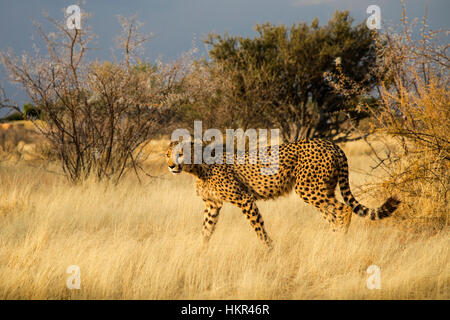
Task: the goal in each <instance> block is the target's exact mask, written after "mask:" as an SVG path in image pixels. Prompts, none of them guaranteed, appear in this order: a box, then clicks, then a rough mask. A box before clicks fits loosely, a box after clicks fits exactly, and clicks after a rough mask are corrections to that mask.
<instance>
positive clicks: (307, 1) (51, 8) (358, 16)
mask: <svg viewBox="0 0 450 320" xmlns="http://www.w3.org/2000/svg"><path fill="white" fill-rule="evenodd" d="M76 3H77V1H76V0H69V1H67V0H35V1H32V0H8V1H7V0H0V30H1V31H0V49H1V50H7V49H8V48H10V47H11V48H12V49H13V50H14V51H15V52H16V53H18V54H20V53H23V52H24V51H27V52H31V50H32V44H33V43H36V44H37V45H38V46H41V45H42V43H41V42H40V41H39V39H38V38H37V37H36V34H35V32H34V31H33V25H32V22H31V19H34V20H37V21H43V20H44V18H43V14H42V12H43V11H46V12H48V13H49V15H50V16H51V17H53V18H56V19H63V18H64V14H63V10H64V9H65V8H66V7H68V6H69V5H71V4H76ZM372 4H376V5H378V6H379V7H380V9H381V17H382V19H383V20H384V21H391V22H394V23H397V22H399V21H400V17H401V2H400V0H370V1H369V0H129V1H124V0H87V1H86V4H85V5H84V6H82V9H84V10H86V11H88V12H91V13H92V14H93V17H92V19H91V21H90V25H91V27H92V29H93V31H94V32H95V33H96V34H97V35H98V39H97V40H96V43H95V47H97V48H99V49H98V50H96V51H95V53H93V55H94V56H95V58H99V59H102V60H106V59H109V58H110V49H111V47H113V45H114V44H113V40H114V38H115V37H116V35H117V33H118V32H119V31H120V28H119V25H118V23H117V18H116V16H117V15H123V16H130V15H132V14H137V15H138V20H140V21H142V22H143V23H144V27H143V29H142V30H143V31H144V32H148V33H150V32H152V33H153V34H154V37H153V39H152V41H151V42H150V43H149V44H148V46H147V50H146V57H147V60H153V59H155V58H156V57H159V56H160V57H162V58H163V59H164V60H166V61H170V60H173V59H176V58H177V57H179V56H180V55H181V54H182V53H183V52H186V51H188V50H189V49H190V48H191V47H192V43H193V41H194V42H195V44H196V46H197V47H199V48H200V49H202V48H203V45H202V42H201V39H203V38H204V37H205V35H207V34H208V33H210V32H217V33H224V32H228V33H230V34H234V35H249V36H252V35H254V33H255V32H254V28H253V27H254V25H255V24H257V23H264V22H271V23H273V24H280V23H283V24H287V25H291V24H292V23H295V22H299V21H305V22H311V21H312V20H313V19H314V18H315V17H318V18H319V22H320V24H325V23H326V22H327V21H328V19H329V18H330V17H331V16H332V15H333V13H334V11H335V10H344V9H346V10H349V11H350V13H351V15H352V17H354V18H355V20H356V22H357V23H360V22H362V21H363V20H365V19H367V17H368V14H367V13H366V9H367V7H368V6H369V5H372ZM427 5H428V15H429V19H430V20H429V22H430V23H429V24H430V26H431V27H433V28H438V27H439V28H443V29H450V23H449V19H448V14H449V13H450V10H449V9H450V1H449V0H406V7H407V12H408V17H409V18H414V17H422V16H423V14H424V12H425V7H426V6H427ZM202 51H203V50H200V53H201V52H202ZM0 84H2V85H3V87H4V88H5V89H6V91H7V93H8V95H10V96H11V97H13V98H14V99H15V100H16V101H17V102H19V103H21V104H22V103H24V102H26V101H27V97H26V95H25V94H24V92H23V91H22V90H20V88H17V87H14V86H13V85H10V84H9V83H8V81H7V79H6V74H5V72H4V70H3V68H2V67H0Z"/></svg>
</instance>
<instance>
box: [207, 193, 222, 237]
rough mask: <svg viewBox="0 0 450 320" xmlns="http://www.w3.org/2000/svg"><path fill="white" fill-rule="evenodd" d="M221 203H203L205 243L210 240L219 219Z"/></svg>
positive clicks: (208, 201)
mask: <svg viewBox="0 0 450 320" xmlns="http://www.w3.org/2000/svg"><path fill="white" fill-rule="evenodd" d="M221 208H222V203H220V202H216V201H210V200H206V201H205V211H204V219H203V241H204V242H205V243H206V242H208V241H209V239H210V238H211V236H212V234H213V232H214V229H215V227H216V223H217V220H218V219H219V213H220V209H221Z"/></svg>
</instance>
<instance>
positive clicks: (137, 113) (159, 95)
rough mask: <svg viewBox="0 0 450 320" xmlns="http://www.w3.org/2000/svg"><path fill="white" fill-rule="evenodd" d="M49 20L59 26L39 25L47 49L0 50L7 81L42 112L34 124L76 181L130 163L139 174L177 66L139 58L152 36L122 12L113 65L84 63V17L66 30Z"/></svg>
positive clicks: (112, 176)
mask: <svg viewBox="0 0 450 320" xmlns="http://www.w3.org/2000/svg"><path fill="white" fill-rule="evenodd" d="M86 16H87V15H86V14H84V15H83V17H86ZM48 20H49V21H50V22H51V24H52V26H53V27H54V29H55V30H56V32H53V33H50V34H47V33H45V32H44V31H43V28H42V27H41V26H40V25H37V24H36V27H37V30H38V32H39V34H40V36H41V38H42V39H43V40H44V41H45V44H46V47H47V52H48V54H46V55H42V54H40V53H39V52H37V53H36V55H35V56H34V57H30V56H28V55H23V56H21V57H17V56H15V55H14V54H13V53H12V52H11V51H9V52H7V53H5V52H2V53H1V54H0V58H1V61H2V62H3V64H4V66H5V67H6V69H7V70H8V71H9V73H10V79H11V80H12V81H13V82H16V83H19V84H21V85H22V86H23V87H24V88H25V90H26V92H27V94H28V96H29V97H30V99H31V100H32V101H33V103H34V104H35V105H36V106H37V107H38V108H39V110H40V111H41V113H42V118H43V120H44V121H42V122H39V121H35V125H36V127H37V128H38V129H39V130H40V131H41V132H42V133H43V135H44V136H45V137H46V138H47V139H48V140H49V142H50V144H51V146H52V147H53V148H54V149H55V150H56V152H57V154H58V158H59V159H60V160H61V163H62V168H63V170H64V172H65V173H66V175H67V176H68V178H69V179H70V180H71V181H73V182H78V181H80V180H83V179H86V178H87V177H88V176H90V175H95V176H96V177H97V178H98V180H102V179H105V178H106V179H108V180H113V181H114V182H118V181H119V180H120V178H121V177H122V176H123V175H124V173H125V172H127V171H128V170H130V169H131V170H134V172H135V173H136V174H138V170H139V169H140V168H141V166H140V164H141V162H142V160H143V159H144V155H143V152H142V151H143V148H144V147H145V145H146V143H147V141H148V139H149V138H150V137H151V136H152V135H153V134H154V133H155V132H157V131H158V130H159V129H160V128H161V127H162V126H164V125H165V124H166V123H167V122H168V121H169V120H170V117H171V112H170V105H171V104H173V101H175V100H176V99H177V98H173V97H172V96H171V94H172V92H175V91H176V87H177V86H178V84H179V82H180V75H181V73H182V68H180V66H179V65H178V64H174V65H165V64H163V63H158V64H155V65H151V64H148V63H143V62H142V59H139V53H140V52H141V51H140V50H141V49H142V44H143V43H144V42H145V41H147V40H149V37H146V36H141V35H140V33H139V27H140V24H139V23H137V22H136V20H135V18H134V17H132V18H130V19H126V18H120V23H121V25H122V27H123V33H122V34H121V35H120V36H119V38H118V49H119V54H120V52H123V54H121V59H120V61H119V62H114V63H111V62H103V63H102V62H98V61H96V62H89V61H87V59H86V57H85V56H86V52H87V51H88V50H89V43H90V41H91V39H92V38H93V35H92V34H91V32H90V31H89V28H88V27H87V23H83V29H81V30H78V29H74V30H68V29H67V28H66V26H65V24H64V23H60V22H57V21H54V20H52V19H50V18H48ZM120 50H122V51H120ZM175 95H176V94H175Z"/></svg>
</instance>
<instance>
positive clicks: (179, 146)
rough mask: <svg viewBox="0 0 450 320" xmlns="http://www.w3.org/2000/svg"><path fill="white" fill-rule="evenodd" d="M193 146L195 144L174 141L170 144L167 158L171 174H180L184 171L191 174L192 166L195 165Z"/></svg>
mask: <svg viewBox="0 0 450 320" xmlns="http://www.w3.org/2000/svg"><path fill="white" fill-rule="evenodd" d="M193 146H194V143H193V142H180V141H172V142H171V143H170V144H169V148H168V149H167V153H166V158H167V165H168V167H169V171H170V172H172V173H173V174H178V173H181V172H182V171H185V172H190V171H191V170H192V166H193V165H192V164H193V163H194V162H193V161H194V157H193ZM189 151H190V152H189ZM189 160H190V161H189Z"/></svg>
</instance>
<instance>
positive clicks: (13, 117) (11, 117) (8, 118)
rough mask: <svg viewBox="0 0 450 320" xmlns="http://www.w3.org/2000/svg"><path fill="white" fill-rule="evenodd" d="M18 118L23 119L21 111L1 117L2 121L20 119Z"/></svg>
mask: <svg viewBox="0 0 450 320" xmlns="http://www.w3.org/2000/svg"><path fill="white" fill-rule="evenodd" d="M20 120H24V118H23V114H22V113H21V112H18V111H16V112H14V113H12V114H10V115H9V116H6V117H4V118H2V121H4V122H9V121H20Z"/></svg>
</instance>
